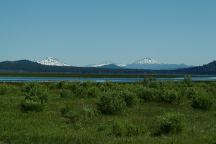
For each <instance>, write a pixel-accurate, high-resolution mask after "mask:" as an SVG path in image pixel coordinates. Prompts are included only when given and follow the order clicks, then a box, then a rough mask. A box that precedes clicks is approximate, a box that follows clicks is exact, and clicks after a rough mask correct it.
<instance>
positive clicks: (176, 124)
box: [154, 113, 184, 136]
mask: <svg viewBox="0 0 216 144" xmlns="http://www.w3.org/2000/svg"><path fill="white" fill-rule="evenodd" d="M183 128H184V117H183V115H181V114H179V113H166V114H164V115H162V116H160V117H158V119H157V121H156V129H155V131H154V135H156V136H160V135H162V134H178V133H180V132H182V130H183Z"/></svg>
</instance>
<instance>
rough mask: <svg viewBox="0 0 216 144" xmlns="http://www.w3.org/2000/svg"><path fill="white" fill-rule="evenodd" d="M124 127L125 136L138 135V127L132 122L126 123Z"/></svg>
mask: <svg viewBox="0 0 216 144" xmlns="http://www.w3.org/2000/svg"><path fill="white" fill-rule="evenodd" d="M126 128H127V135H126V136H128V137H133V136H139V135H140V133H141V132H140V129H139V127H138V126H136V125H134V124H131V123H128V124H127V125H126Z"/></svg>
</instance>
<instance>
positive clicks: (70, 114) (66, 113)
mask: <svg viewBox="0 0 216 144" xmlns="http://www.w3.org/2000/svg"><path fill="white" fill-rule="evenodd" d="M61 114H62V116H63V117H64V118H67V119H68V120H70V122H71V123H75V122H77V121H78V120H79V116H78V114H77V113H76V112H75V111H72V110H71V109H70V108H68V107H65V108H63V109H61Z"/></svg>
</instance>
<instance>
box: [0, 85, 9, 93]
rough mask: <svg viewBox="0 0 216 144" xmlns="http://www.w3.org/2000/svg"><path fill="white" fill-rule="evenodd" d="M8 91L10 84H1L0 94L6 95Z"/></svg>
mask: <svg viewBox="0 0 216 144" xmlns="http://www.w3.org/2000/svg"><path fill="white" fill-rule="evenodd" d="M7 92H8V86H6V85H1V86H0V95H5V94H6V93H7Z"/></svg>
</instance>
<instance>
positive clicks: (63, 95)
mask: <svg viewBox="0 0 216 144" xmlns="http://www.w3.org/2000/svg"><path fill="white" fill-rule="evenodd" d="M60 97H61V98H72V97H73V93H72V92H71V91H70V90H66V89H63V90H61V93H60Z"/></svg>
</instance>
